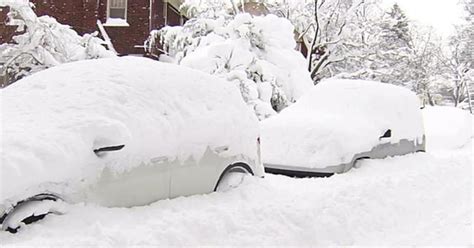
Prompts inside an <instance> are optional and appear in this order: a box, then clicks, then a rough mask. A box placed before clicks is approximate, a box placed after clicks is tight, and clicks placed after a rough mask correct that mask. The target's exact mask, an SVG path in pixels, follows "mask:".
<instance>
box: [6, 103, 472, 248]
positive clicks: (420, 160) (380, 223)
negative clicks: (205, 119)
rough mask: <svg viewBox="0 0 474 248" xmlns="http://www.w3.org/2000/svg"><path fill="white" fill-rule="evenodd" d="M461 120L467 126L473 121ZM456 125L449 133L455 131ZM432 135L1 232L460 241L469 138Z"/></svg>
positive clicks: (37, 240) (107, 239)
mask: <svg viewBox="0 0 474 248" xmlns="http://www.w3.org/2000/svg"><path fill="white" fill-rule="evenodd" d="M431 114H433V115H441V116H438V117H437V118H442V114H443V111H437V109H436V108H435V109H433V112H432V113H431ZM471 118H472V116H471ZM451 121H453V122H456V121H460V120H458V119H452V120H451ZM469 122H470V120H468V124H469V125H466V126H468V127H469V126H470V127H471V128H472V122H471V123H469ZM426 127H427V128H428V129H429V128H438V127H440V125H429V124H428V125H426ZM463 131H465V132H469V131H472V130H469V128H466V129H464V130H463ZM426 132H427V134H431V133H434V132H443V131H442V130H426ZM461 133H462V132H459V133H458V134H459V135H462V137H458V138H463V137H464V135H465V133H462V134H461ZM440 137H441V136H433V137H430V136H428V137H427V138H428V140H430V142H431V143H432V144H437V145H438V147H443V146H444V149H441V150H437V151H436V152H430V151H429V152H427V153H417V154H411V155H406V156H402V157H394V158H387V159H384V160H370V161H363V162H362V166H361V167H360V168H358V169H353V170H351V171H349V172H348V173H346V174H341V175H336V176H333V177H330V178H307V179H293V178H289V177H284V176H275V175H267V176H266V178H264V179H257V178H250V180H248V181H247V183H246V184H244V185H242V186H241V187H240V188H238V189H236V190H232V191H230V192H226V193H213V194H209V195H197V196H192V197H181V198H177V199H174V200H163V201H159V202H156V203H154V204H152V205H150V206H145V207H135V208H103V207H98V206H94V205H73V206H70V209H69V212H68V213H67V214H65V215H62V216H49V217H48V218H47V219H45V220H43V221H41V222H39V223H37V224H34V225H30V226H26V227H25V228H24V229H23V230H22V231H21V232H20V233H18V234H16V235H12V234H9V233H0V242H1V243H2V244H4V245H7V246H9V245H11V246H17V245H18V246H20V245H22V246H37V245H67V246H72V245H104V246H110V247H116V246H119V245H120V246H126V245H140V246H143V245H193V246H194V245H249V246H255V245H264V244H265V245H279V246H281V245H323V244H334V245H352V244H355V245H468V244H470V243H471V230H472V229H471V227H472V176H471V174H472V155H473V154H472V139H471V140H470V141H469V142H468V143H467V144H465V145H464V146H463V147H461V148H456V149H450V147H451V144H449V143H448V142H449V141H446V139H445V138H442V137H441V138H440ZM430 138H431V139H430Z"/></svg>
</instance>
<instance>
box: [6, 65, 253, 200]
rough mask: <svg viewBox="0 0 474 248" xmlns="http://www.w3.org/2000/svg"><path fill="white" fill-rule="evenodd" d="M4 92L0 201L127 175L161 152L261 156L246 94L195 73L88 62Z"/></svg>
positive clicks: (176, 156) (172, 156) (180, 156)
mask: <svg viewBox="0 0 474 248" xmlns="http://www.w3.org/2000/svg"><path fill="white" fill-rule="evenodd" d="M0 93H1V99H0V102H1V103H2V108H1V109H2V113H1V117H2V124H3V126H2V132H1V137H0V138H1V139H0V140H1V147H2V150H1V151H0V154H1V156H0V157H1V164H0V166H1V167H0V173H1V175H0V176H1V191H0V203H1V202H2V201H4V200H6V199H10V198H11V197H15V198H18V199H24V198H23V197H25V196H21V195H26V196H28V194H29V195H31V193H28V192H30V191H38V190H40V188H46V187H47V188H54V187H58V188H61V190H67V189H70V190H72V189H77V188H81V187H87V186H88V185H91V184H93V183H94V181H96V180H97V177H98V175H99V174H100V172H101V171H103V170H104V169H105V168H107V169H108V170H110V171H113V172H116V173H121V172H125V171H128V170H131V169H132V168H133V167H134V166H139V165H140V164H143V163H146V162H147V161H150V160H151V159H153V158H156V157H157V156H158V157H160V158H166V159H168V160H171V161H176V160H178V161H185V160H188V159H190V158H192V159H195V160H199V159H200V157H201V156H203V154H204V153H205V150H206V147H207V148H211V149H212V148H215V147H219V146H222V145H226V146H228V150H226V151H224V152H223V153H222V155H223V156H233V155H235V154H243V155H245V156H247V157H249V158H250V159H253V160H255V161H257V160H258V159H257V158H258V152H257V149H256V142H255V141H256V140H257V137H258V125H257V119H256V117H255V116H254V115H253V114H252V113H251V111H247V110H248V108H247V107H246V105H245V103H244V102H243V100H242V98H241V96H240V94H239V90H238V89H237V88H236V87H235V86H234V85H233V84H232V83H229V82H226V81H224V80H220V79H218V78H216V77H213V76H210V75H207V74H205V73H202V72H199V71H195V70H192V69H189V68H183V67H179V66H176V65H171V64H165V63H161V62H156V61H153V60H149V59H145V58H133V57H123V58H113V59H98V60H90V61H81V62H74V63H69V64H63V65H60V66H57V67H54V68H50V69H48V70H45V71H42V72H39V73H36V74H34V75H32V76H29V77H27V78H24V79H22V80H20V81H18V82H16V83H15V84H13V85H11V86H9V87H8V88H5V89H3V90H1V91H0ZM242 130H245V132H242ZM122 145H125V146H124V147H123V149H122V150H121V151H120V152H111V153H109V154H105V155H103V156H97V155H96V154H95V153H94V150H96V152H97V151H98V150H99V149H101V148H107V147H108V148H110V147H116V148H117V147H120V146H122ZM99 155H100V154H99ZM45 184H47V185H45ZM64 186H66V187H64Z"/></svg>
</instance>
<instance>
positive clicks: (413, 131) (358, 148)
mask: <svg viewBox="0 0 474 248" xmlns="http://www.w3.org/2000/svg"><path fill="white" fill-rule="evenodd" d="M261 129H262V158H263V160H264V163H268V164H283V165H294V166H303V167H310V168H324V167H327V166H332V165H339V164H342V163H347V162H350V161H351V160H352V158H353V156H354V155H355V154H356V153H360V152H366V151H370V150H371V149H372V148H373V147H375V146H376V145H378V144H380V142H381V141H380V140H379V137H380V136H382V134H384V132H385V131H387V130H388V129H390V130H391V131H392V137H391V138H390V142H392V143H397V142H399V141H400V140H402V139H408V140H420V141H421V139H422V138H423V134H424V131H423V123H422V116H421V111H420V106H419V100H418V97H417V96H416V95H415V94H414V93H413V92H411V91H410V90H408V89H405V88H402V87H398V86H394V85H390V84H384V83H379V82H371V81H363V80H343V79H330V80H325V81H323V82H321V83H319V84H318V85H316V86H314V87H313V88H312V89H311V91H309V92H308V93H307V94H305V95H303V96H302V97H301V98H300V99H299V100H298V101H297V102H296V103H295V104H293V105H291V106H290V107H288V108H286V109H284V110H283V111H282V112H281V113H280V114H278V115H277V116H275V117H271V118H269V119H267V120H264V121H263V122H262V123H261Z"/></svg>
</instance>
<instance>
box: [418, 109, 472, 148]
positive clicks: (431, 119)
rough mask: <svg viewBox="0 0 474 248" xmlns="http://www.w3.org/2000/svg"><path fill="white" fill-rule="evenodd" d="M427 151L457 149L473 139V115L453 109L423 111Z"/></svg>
mask: <svg viewBox="0 0 474 248" xmlns="http://www.w3.org/2000/svg"><path fill="white" fill-rule="evenodd" d="M423 118H424V120H425V132H426V136H427V142H426V145H427V149H428V150H431V149H434V150H441V149H443V150H445V149H457V148H461V147H463V146H464V145H466V144H467V143H468V142H469V141H470V140H471V139H472V137H473V128H474V127H473V115H471V114H469V112H468V111H466V110H462V109H459V108H454V107H439V106H438V107H426V108H425V109H423Z"/></svg>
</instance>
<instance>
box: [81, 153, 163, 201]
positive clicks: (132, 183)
mask: <svg viewBox="0 0 474 248" xmlns="http://www.w3.org/2000/svg"><path fill="white" fill-rule="evenodd" d="M169 186H170V162H169V161H168V160H167V159H166V158H164V157H156V158H152V159H151V160H150V161H147V162H142V163H141V164H139V165H137V166H135V167H133V168H132V169H130V170H128V171H125V172H121V173H116V172H114V171H113V170H111V169H109V168H105V169H104V170H103V172H102V173H101V175H100V177H99V180H98V182H97V184H96V185H95V186H94V187H93V188H92V190H90V191H89V197H88V198H89V199H88V200H89V201H91V202H96V203H98V204H100V205H103V206H108V207H131V206H141V205H147V204H150V203H152V202H155V201H157V200H161V199H165V198H169V193H170V190H169Z"/></svg>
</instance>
